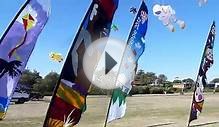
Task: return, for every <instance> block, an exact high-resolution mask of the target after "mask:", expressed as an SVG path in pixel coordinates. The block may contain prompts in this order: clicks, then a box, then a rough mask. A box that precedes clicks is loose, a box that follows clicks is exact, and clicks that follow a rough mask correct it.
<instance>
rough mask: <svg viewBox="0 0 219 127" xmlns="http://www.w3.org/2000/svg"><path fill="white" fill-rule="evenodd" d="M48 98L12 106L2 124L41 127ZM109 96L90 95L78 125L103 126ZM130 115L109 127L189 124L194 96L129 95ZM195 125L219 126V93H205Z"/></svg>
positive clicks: (0, 124) (183, 126)
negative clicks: (86, 107)
mask: <svg viewBox="0 0 219 127" xmlns="http://www.w3.org/2000/svg"><path fill="white" fill-rule="evenodd" d="M46 100H47V101H31V102H28V103H25V104H21V105H11V106H10V108H9V110H8V113H7V117H6V119H5V120H3V121H0V127H41V126H42V123H43V120H44V117H45V113H46V110H47V107H48V102H49V101H48V99H46ZM108 101H109V97H106V96H92V97H88V99H87V104H88V110H87V111H86V112H85V113H84V114H83V117H82V119H81V122H80V124H79V125H78V126H77V127H103V122H104V120H105V115H106V110H107V106H108ZM127 103H128V105H127V113H126V116H125V117H124V118H122V119H120V120H116V121H114V122H112V123H109V124H108V127H186V125H187V121H188V114H189V110H190V105H191V95H142V96H140V95H139V96H133V97H128V100H127ZM191 125H193V127H199V126H203V127H219V94H210V93H209V94H207V95H205V104H204V110H203V112H202V114H201V115H200V117H199V119H198V120H196V121H194V122H192V124H191Z"/></svg>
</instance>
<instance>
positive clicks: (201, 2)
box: [198, 0, 208, 7]
mask: <svg viewBox="0 0 219 127" xmlns="http://www.w3.org/2000/svg"><path fill="white" fill-rule="evenodd" d="M207 2H208V0H198V4H199V6H200V7H201V6H202V5H204V4H207Z"/></svg>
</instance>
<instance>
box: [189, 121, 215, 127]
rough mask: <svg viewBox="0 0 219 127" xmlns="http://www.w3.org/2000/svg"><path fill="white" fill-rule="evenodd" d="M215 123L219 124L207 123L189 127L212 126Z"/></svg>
mask: <svg viewBox="0 0 219 127" xmlns="http://www.w3.org/2000/svg"><path fill="white" fill-rule="evenodd" d="M217 123H219V122H208V123H202V124H196V125H191V126H190V127H200V126H206V125H212V124H217Z"/></svg>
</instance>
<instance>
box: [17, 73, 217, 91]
mask: <svg viewBox="0 0 219 127" xmlns="http://www.w3.org/2000/svg"><path fill="white" fill-rule="evenodd" d="M58 79H59V74H58V73H56V72H49V73H48V74H47V75H46V76H45V77H42V76H41V75H40V73H39V72H38V71H36V70H33V71H31V70H29V69H26V70H25V71H24V72H23V74H22V76H21V78H20V80H19V82H18V84H19V89H21V90H24V91H27V92H29V93H32V92H37V93H40V94H41V95H52V93H53V90H54V88H55V86H56V83H57V81H58ZM177 83H178V84H183V83H184V84H187V85H188V87H187V88H186V89H187V90H188V91H189V90H190V91H192V87H193V86H194V84H195V81H194V80H193V79H191V78H185V79H183V80H180V79H179V78H176V79H175V80H173V81H168V78H167V76H166V75H165V74H158V75H156V73H154V72H144V70H139V71H138V72H137V73H136V75H135V78H134V81H133V82H132V85H133V88H132V90H131V92H130V94H156V93H159V94H162V93H164V92H167V93H174V92H179V91H181V90H178V89H176V88H173V85H174V84H177ZM210 83H219V78H215V79H213V80H212V81H211V82H210ZM218 91H219V90H218ZM111 93H112V90H103V89H100V88H97V87H95V86H92V88H91V92H90V94H92V95H110V94H111Z"/></svg>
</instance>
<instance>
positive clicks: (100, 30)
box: [44, 0, 118, 127]
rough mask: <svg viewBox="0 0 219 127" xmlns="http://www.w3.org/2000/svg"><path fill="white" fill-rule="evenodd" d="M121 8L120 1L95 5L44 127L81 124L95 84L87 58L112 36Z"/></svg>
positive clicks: (102, 0) (106, 0)
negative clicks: (86, 66) (86, 65)
mask: <svg viewBox="0 0 219 127" xmlns="http://www.w3.org/2000/svg"><path fill="white" fill-rule="evenodd" d="M117 6H118V0H93V1H92V3H91V6H90V8H89V9H88V11H87V13H86V15H85V18H84V20H83V21H82V24H81V26H80V28H79V31H78V33H77V35H76V37H75V39H74V41H73V44H72V46H71V49H70V51H69V53H68V56H67V59H66V61H65V64H64V67H63V69H62V72H61V76H60V78H59V81H58V84H57V86H56V88H55V91H54V95H53V97H52V100H51V103H50V106H49V109H48V112H47V115H46V119H45V121H44V127H59V126H69V127H70V126H74V125H76V124H77V123H78V122H79V120H80V117H81V114H82V112H84V111H85V110H86V96H87V94H88V91H89V89H90V84H91V82H90V81H89V80H88V79H87V78H86V76H85V74H84V71H83V67H82V60H83V55H84V52H85V49H86V48H87V47H88V46H89V44H91V43H92V42H93V41H95V40H97V39H99V38H102V37H107V36H109V33H110V29H111V24H112V19H113V16H114V13H115V11H116V9H117Z"/></svg>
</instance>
